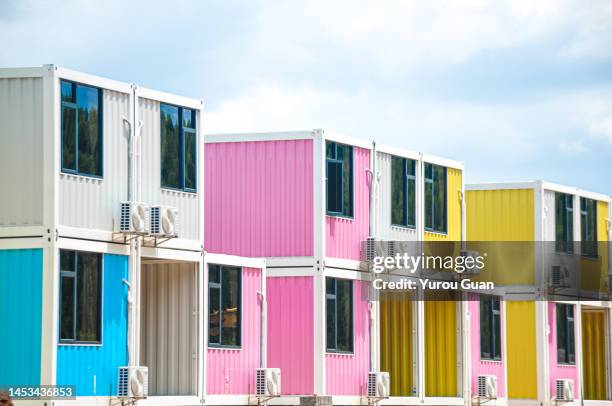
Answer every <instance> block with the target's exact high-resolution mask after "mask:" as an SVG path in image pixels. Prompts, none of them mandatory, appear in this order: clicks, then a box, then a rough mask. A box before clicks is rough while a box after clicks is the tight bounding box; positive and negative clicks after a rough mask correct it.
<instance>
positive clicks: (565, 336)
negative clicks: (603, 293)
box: [556, 303, 576, 365]
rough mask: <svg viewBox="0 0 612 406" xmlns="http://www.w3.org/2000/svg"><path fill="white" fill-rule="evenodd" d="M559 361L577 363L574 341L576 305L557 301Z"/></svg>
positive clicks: (561, 362)
mask: <svg viewBox="0 0 612 406" xmlns="http://www.w3.org/2000/svg"><path fill="white" fill-rule="evenodd" d="M556 310H557V325H556V327H557V362H558V363H560V364H570V365H573V364H575V363H576V350H575V343H574V306H573V305H571V304H563V303H557V307H556Z"/></svg>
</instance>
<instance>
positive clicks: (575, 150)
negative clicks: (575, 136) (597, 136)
mask: <svg viewBox="0 0 612 406" xmlns="http://www.w3.org/2000/svg"><path fill="white" fill-rule="evenodd" d="M558 148H559V151H561V152H564V153H569V154H579V153H582V152H586V151H587V148H586V146H585V145H584V143H583V142H582V141H561V142H560V143H559V145H558Z"/></svg>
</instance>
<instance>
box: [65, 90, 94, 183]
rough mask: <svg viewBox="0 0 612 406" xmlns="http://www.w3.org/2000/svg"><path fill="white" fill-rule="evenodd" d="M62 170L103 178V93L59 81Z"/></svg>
mask: <svg viewBox="0 0 612 406" xmlns="http://www.w3.org/2000/svg"><path fill="white" fill-rule="evenodd" d="M60 92H61V131H62V149H61V152H62V171H63V172H68V173H77V174H80V175H90V176H102V91H101V90H100V89H98V88H95V87H91V86H85V85H82V84H79V83H74V82H68V81H65V80H62V81H61V84H60Z"/></svg>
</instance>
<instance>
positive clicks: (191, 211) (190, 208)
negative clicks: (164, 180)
mask: <svg viewBox="0 0 612 406" xmlns="http://www.w3.org/2000/svg"><path fill="white" fill-rule="evenodd" d="M138 106H139V114H140V120H141V121H142V123H143V127H142V137H141V151H142V157H141V159H142V200H143V201H145V202H147V203H148V204H164V205H168V206H174V207H177V208H178V209H179V228H178V232H179V238H184V239H188V240H199V239H200V227H201V223H202V219H201V218H200V196H202V191H198V193H187V192H182V191H174V190H168V189H162V188H161V135H160V127H161V118H160V115H159V102H158V101H155V100H149V99H143V98H140V99H139V101H138ZM201 119H202V118H201V117H199V116H198V120H201ZM201 136H202V135H201V134H198V145H200V143H199V140H200V139H201ZM200 153H201V149H198V154H200ZM199 162H201V160H200V158H199V157H198V164H199ZM201 174H202V170H201V168H199V167H198V176H201Z"/></svg>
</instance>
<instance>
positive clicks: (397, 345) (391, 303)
mask: <svg viewBox="0 0 612 406" xmlns="http://www.w3.org/2000/svg"><path fill="white" fill-rule="evenodd" d="M412 304H413V301H412V300H411V298H410V297H408V296H406V295H405V294H403V293H402V295H401V296H400V295H395V294H393V293H391V294H384V295H381V298H380V370H381V371H384V372H389V377H390V378H391V396H416V383H415V380H414V376H413V375H414V365H413V363H414V356H413V355H414V340H413V335H412V330H413V327H414V322H413V306H412Z"/></svg>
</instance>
